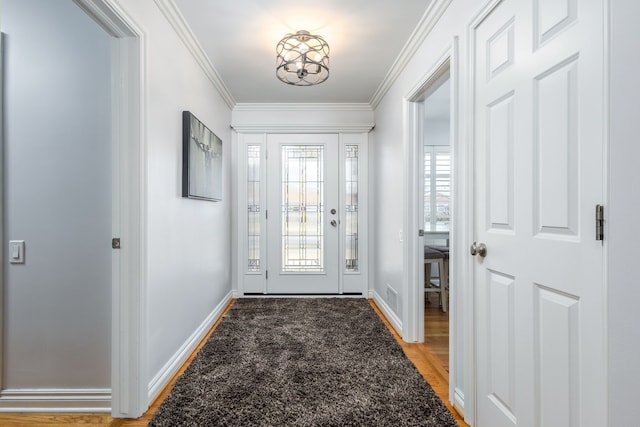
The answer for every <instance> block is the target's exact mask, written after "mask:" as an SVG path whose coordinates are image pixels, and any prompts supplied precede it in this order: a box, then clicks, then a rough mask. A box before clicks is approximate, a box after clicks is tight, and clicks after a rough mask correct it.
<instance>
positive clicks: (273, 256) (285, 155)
mask: <svg viewBox="0 0 640 427" xmlns="http://www.w3.org/2000/svg"><path fill="white" fill-rule="evenodd" d="M338 146H339V141H338V135H337V134H315V135H311V134H305V135H277V134H272V135H269V136H268V137H267V209H268V215H267V236H268V237H267V240H268V241H267V266H268V267H267V274H268V277H267V293H268V294H337V293H338V290H339V277H338V273H339V267H338V262H339V259H340V255H339V254H340V251H339V247H338V244H339V240H338V237H339V226H340V224H339V222H340V221H339V219H340V218H339V204H338V200H339V199H338V190H339V188H338V182H339V180H338V175H339V167H338Z"/></svg>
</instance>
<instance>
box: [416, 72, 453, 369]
mask: <svg viewBox="0 0 640 427" xmlns="http://www.w3.org/2000/svg"><path fill="white" fill-rule="evenodd" d="M450 80H451V79H450V73H449V70H448V69H446V70H444V72H443V74H442V75H441V76H440V77H439V78H438V79H436V80H435V81H434V82H433V84H432V85H430V86H429V88H428V89H427V94H426V97H425V99H424V101H422V104H423V105H422V112H423V115H422V117H423V123H424V124H423V132H422V139H423V145H422V147H423V150H422V151H423V156H422V159H423V169H422V175H423V178H422V180H421V182H422V192H421V193H422V196H423V197H422V199H423V203H422V224H423V230H424V238H423V248H424V280H423V282H424V316H423V318H424V345H425V348H426V349H427V351H428V352H429V354H430V355H431V356H432V358H433V360H434V362H435V364H436V366H437V367H438V368H442V370H441V373H442V374H443V376H445V377H446V378H448V374H449V310H448V307H449V268H450V263H449V259H450V258H449V242H450V239H449V235H450V234H449V233H450V231H451V220H450V219H451V200H452V194H451V170H452V166H453V165H452V163H453V162H452V161H453V158H452V155H451V143H450V141H451V131H450V125H451V85H450Z"/></svg>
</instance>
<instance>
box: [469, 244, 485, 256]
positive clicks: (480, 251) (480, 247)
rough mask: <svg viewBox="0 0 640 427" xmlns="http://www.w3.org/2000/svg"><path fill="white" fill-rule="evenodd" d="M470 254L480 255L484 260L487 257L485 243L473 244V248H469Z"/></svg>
mask: <svg viewBox="0 0 640 427" xmlns="http://www.w3.org/2000/svg"><path fill="white" fill-rule="evenodd" d="M469 252H470V253H471V255H473V256H476V255H480V256H481V257H482V258H484V257H486V256H487V245H485V244H484V243H476V242H473V243H472V244H471V248H469Z"/></svg>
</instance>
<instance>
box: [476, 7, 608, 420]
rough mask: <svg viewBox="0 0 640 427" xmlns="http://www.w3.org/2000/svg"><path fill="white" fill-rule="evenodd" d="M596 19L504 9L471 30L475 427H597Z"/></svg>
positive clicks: (601, 399)
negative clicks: (473, 156)
mask: <svg viewBox="0 0 640 427" xmlns="http://www.w3.org/2000/svg"><path fill="white" fill-rule="evenodd" d="M604 16H605V14H604V6H603V2H602V1H600V0H566V1H565V0H563V1H560V0H537V1H536V0H503V1H492V2H491V4H490V5H488V7H487V8H486V9H485V10H484V11H483V12H482V14H481V15H480V16H479V17H478V19H477V20H476V21H475V22H474V23H473V24H472V26H471V42H472V45H471V46H470V48H471V49H472V54H473V61H472V66H473V79H472V94H473V108H474V113H473V120H474V130H473V138H474V144H475V159H476V160H475V186H476V187H475V227H474V228H475V238H476V241H477V245H476V247H477V249H476V252H480V249H479V246H480V244H481V243H482V244H485V245H486V256H485V257H482V256H481V254H480V253H478V254H477V255H476V259H475V260H474V265H475V267H474V276H475V277H474V280H475V310H476V311H475V324H476V375H477V378H476V393H477V394H476V409H477V411H476V417H477V424H476V425H477V426H479V427H503V426H544V427H550V426H563V427H564V426H593V427H601V426H604V425H606V421H605V405H606V393H605V390H606V380H605V341H604V337H605V330H604V325H605V320H606V319H605V311H604V307H605V300H604V297H605V292H604V282H603V280H604V278H603V247H602V242H600V241H597V240H596V236H595V225H594V224H595V214H594V212H595V207H596V204H600V203H602V200H603V191H604V190H603V188H604V187H603V177H604V173H603V152H604V149H603V148H604V145H603V139H604V132H603V129H604V126H603V120H604V113H605V112H604V71H603V69H604V56H603V45H604V28H603V23H604V18H603V17H604Z"/></svg>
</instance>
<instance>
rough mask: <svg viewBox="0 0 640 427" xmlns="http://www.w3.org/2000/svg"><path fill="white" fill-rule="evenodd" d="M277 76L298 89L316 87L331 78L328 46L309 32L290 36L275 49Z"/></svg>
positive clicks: (300, 32) (299, 32)
mask: <svg viewBox="0 0 640 427" xmlns="http://www.w3.org/2000/svg"><path fill="white" fill-rule="evenodd" d="M276 76H277V77H278V79H280V80H281V81H283V82H284V83H287V84H290V85H295V86H313V85H317V84H319V83H322V82H323V81H325V80H327V79H328V78H329V45H328V44H327V42H326V41H325V40H324V39H323V38H322V37H320V36H316V35H312V34H310V33H309V32H308V31H298V32H297V33H295V34H287V35H286V36H285V37H284V38H283V39H282V40H280V41H279V42H278V45H277V46H276Z"/></svg>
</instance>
